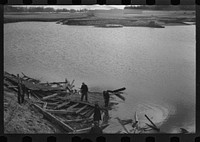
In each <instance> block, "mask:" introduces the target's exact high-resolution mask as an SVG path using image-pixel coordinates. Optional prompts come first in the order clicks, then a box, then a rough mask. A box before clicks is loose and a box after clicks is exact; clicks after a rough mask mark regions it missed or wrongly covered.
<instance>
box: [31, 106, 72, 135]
mask: <svg viewBox="0 0 200 142" xmlns="http://www.w3.org/2000/svg"><path fill="white" fill-rule="evenodd" d="M33 106H34V107H35V108H36V109H38V110H39V111H40V112H41V113H42V114H43V115H44V116H45V117H46V118H47V119H50V120H52V121H53V122H54V124H57V125H59V126H61V127H62V128H63V129H64V130H66V131H67V132H74V129H73V128H72V127H71V126H69V125H67V124H65V123H64V122H62V121H60V120H59V119H58V118H56V117H55V116H53V115H52V114H51V113H48V112H46V111H44V110H43V109H42V108H41V107H39V106H38V105H36V104H33Z"/></svg>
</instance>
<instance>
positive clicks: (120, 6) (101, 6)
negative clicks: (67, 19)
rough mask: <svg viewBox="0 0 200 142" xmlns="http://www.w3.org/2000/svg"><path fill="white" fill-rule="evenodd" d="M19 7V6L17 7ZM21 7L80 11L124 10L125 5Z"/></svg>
mask: <svg viewBox="0 0 200 142" xmlns="http://www.w3.org/2000/svg"><path fill="white" fill-rule="evenodd" d="M16 6H17V5H16ZM18 6H19V7H45V8H46V7H52V8H54V9H63V8H65V9H76V10H80V9H124V7H125V5H51V6H49V5H47V6H43V5H35V6H33V5H32V6H30V5H23V6H20V5H18Z"/></svg>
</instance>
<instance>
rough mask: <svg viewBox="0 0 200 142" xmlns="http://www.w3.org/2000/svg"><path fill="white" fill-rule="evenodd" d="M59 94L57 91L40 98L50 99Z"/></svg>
mask: <svg viewBox="0 0 200 142" xmlns="http://www.w3.org/2000/svg"><path fill="white" fill-rule="evenodd" d="M57 95H59V94H58V93H55V94H52V95H49V96H45V97H43V98H42V100H47V99H50V98H53V97H55V96H57Z"/></svg>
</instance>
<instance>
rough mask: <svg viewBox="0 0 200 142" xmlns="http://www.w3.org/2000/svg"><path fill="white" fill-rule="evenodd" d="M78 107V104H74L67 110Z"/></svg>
mask: <svg viewBox="0 0 200 142" xmlns="http://www.w3.org/2000/svg"><path fill="white" fill-rule="evenodd" d="M78 105H79V103H75V104H74V105H72V106H70V107H68V108H67V110H70V109H72V108H74V107H76V106H78Z"/></svg>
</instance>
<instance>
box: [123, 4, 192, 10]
mask: <svg viewBox="0 0 200 142" xmlns="http://www.w3.org/2000/svg"><path fill="white" fill-rule="evenodd" d="M124 9H145V10H195V5H178V6H173V5H152V6H150V5H140V6H137V7H135V6H125V7H124Z"/></svg>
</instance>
